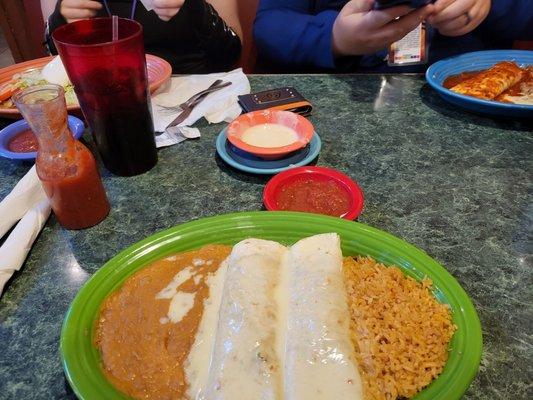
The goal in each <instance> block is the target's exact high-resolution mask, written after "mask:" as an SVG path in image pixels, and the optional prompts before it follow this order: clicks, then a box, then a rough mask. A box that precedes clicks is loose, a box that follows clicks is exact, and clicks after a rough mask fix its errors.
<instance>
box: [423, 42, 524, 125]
mask: <svg viewBox="0 0 533 400" xmlns="http://www.w3.org/2000/svg"><path fill="white" fill-rule="evenodd" d="M500 61H514V62H516V63H517V64H518V65H520V66H524V65H533V51H527V50H490V51H476V52H473V53H466V54H461V55H460V56H455V57H450V58H446V59H444V60H440V61H437V62H436V63H435V64H433V65H432V66H431V67H429V68H428V70H427V71H426V80H427V81H428V83H429V84H430V85H431V86H432V87H433V89H435V90H436V91H437V92H438V93H439V95H440V96H441V97H442V98H443V99H444V100H446V101H448V102H450V103H452V104H454V105H457V106H459V107H463V108H466V109H467V110H470V111H474V112H479V113H482V114H489V115H502V116H507V117H533V105H525V104H512V103H502V102H499V101H489V100H481V99H476V98H475V97H470V96H465V95H462V94H458V93H455V92H452V91H451V90H449V89H446V88H444V87H443V86H442V83H443V82H444V80H445V79H446V78H447V77H448V76H450V75H457V74H460V73H461V72H465V71H477V70H482V69H487V68H490V67H492V66H493V65H494V64H496V63H497V62H500Z"/></svg>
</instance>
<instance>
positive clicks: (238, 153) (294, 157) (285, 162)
mask: <svg viewBox="0 0 533 400" xmlns="http://www.w3.org/2000/svg"><path fill="white" fill-rule="evenodd" d="M310 148H311V146H310V145H307V146H305V147H304V148H303V149H300V150H297V151H295V152H293V153H290V154H289V155H287V157H284V158H281V159H279V160H265V159H264V158H261V157H257V156H254V155H253V154H251V153H248V152H246V151H244V150H241V149H239V148H238V147H235V146H233V145H232V144H231V143H230V142H229V140H226V151H227V153H228V154H229V155H230V157H231V158H233V159H234V160H235V161H237V162H238V163H241V164H242V165H246V166H247V167H252V168H260V169H265V168H267V169H268V168H284V167H288V166H289V165H294V164H296V163H299V162H300V161H302V160H303V159H304V158H305V157H307V155H308V154H309V149H310Z"/></svg>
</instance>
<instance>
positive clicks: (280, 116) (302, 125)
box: [227, 110, 315, 160]
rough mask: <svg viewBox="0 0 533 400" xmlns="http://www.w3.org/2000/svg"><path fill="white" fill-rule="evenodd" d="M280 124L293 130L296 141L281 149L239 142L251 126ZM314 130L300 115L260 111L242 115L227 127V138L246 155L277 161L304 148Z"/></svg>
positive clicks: (286, 112)
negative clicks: (296, 137)
mask: <svg viewBox="0 0 533 400" xmlns="http://www.w3.org/2000/svg"><path fill="white" fill-rule="evenodd" d="M268 123H270V124H280V125H284V126H286V127H289V128H291V129H293V130H294V131H295V132H296V134H297V135H298V140H297V141H296V142H294V143H291V144H289V145H287V146H282V147H258V146H252V145H249V144H248V143H245V142H243V141H242V140H241V137H242V135H243V133H244V131H245V130H246V129H248V128H250V127H252V126H256V125H261V124H268ZM314 132H315V129H314V128H313V124H311V122H309V120H307V119H306V118H304V117H302V116H301V115H298V114H295V113H293V112H290V111H280V110H261V111H253V112H250V113H247V114H242V115H241V116H239V117H238V118H237V119H235V120H234V121H233V122H232V123H231V124H229V126H228V130H227V136H228V140H229V142H230V143H231V144H232V145H233V146H235V147H237V148H238V149H241V150H243V151H246V152H247V153H251V154H253V155H255V156H257V157H261V158H263V159H265V160H277V159H280V158H283V157H285V156H286V155H288V154H290V153H292V152H294V151H296V150H300V149H302V148H304V147H305V146H307V145H308V144H309V142H310V141H311V139H312V138H313V134H314Z"/></svg>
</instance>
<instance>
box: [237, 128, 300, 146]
mask: <svg viewBox="0 0 533 400" xmlns="http://www.w3.org/2000/svg"><path fill="white" fill-rule="evenodd" d="M241 140H242V141H243V142H245V143H247V144H249V145H250V146H256V147H267V148H273V147H283V146H288V145H289V144H292V143H294V142H297V141H298V134H297V133H296V131H295V130H294V129H291V128H289V127H287V126H285V125H281V124H260V125H254V126H251V127H249V128H248V129H246V130H245V131H244V132H243V134H242V136H241Z"/></svg>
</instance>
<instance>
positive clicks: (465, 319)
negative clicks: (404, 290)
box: [61, 212, 482, 400]
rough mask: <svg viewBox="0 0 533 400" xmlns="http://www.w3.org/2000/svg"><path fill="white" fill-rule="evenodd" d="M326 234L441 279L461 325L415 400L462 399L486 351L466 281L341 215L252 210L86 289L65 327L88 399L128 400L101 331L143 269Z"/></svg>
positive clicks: (64, 350) (176, 239) (193, 229)
mask: <svg viewBox="0 0 533 400" xmlns="http://www.w3.org/2000/svg"><path fill="white" fill-rule="evenodd" d="M326 232H337V233H338V234H339V235H340V236H341V238H342V251H343V254H344V255H345V256H348V255H356V254H361V255H370V256H372V257H374V258H375V259H377V260H378V261H380V262H383V263H385V264H395V265H397V266H399V267H400V268H401V269H402V270H403V271H404V273H405V274H407V275H409V276H412V277H413V278H415V279H417V280H421V279H422V278H424V277H425V276H427V277H429V278H430V279H431V280H432V281H433V283H434V286H435V289H434V294H435V296H436V297H437V299H438V300H439V301H440V302H442V303H447V304H449V305H450V306H451V309H452V313H453V321H454V323H455V324H456V325H457V327H458V329H457V331H456V333H455V334H454V336H453V339H452V342H451V352H450V357H449V360H448V362H447V364H446V366H445V368H444V371H443V372H442V374H441V375H440V376H439V377H438V378H437V379H436V380H435V381H433V382H432V384H431V385H430V386H428V387H427V388H426V389H424V390H423V391H422V392H421V393H419V394H418V395H417V396H416V397H415V398H416V399H417V400H423V399H431V400H439V399H440V400H454V399H459V398H460V397H461V395H462V394H463V393H464V392H465V391H466V389H467V388H468V386H469V384H470V382H471V381H472V379H473V378H474V376H475V375H476V372H477V369H478V366H479V362H480V358H481V349H482V338H481V326H480V323H479V318H478V316H477V313H476V311H475V309H474V307H473V305H472V302H471V301H470V299H469V298H468V296H467V294H466V293H465V291H464V290H463V289H462V288H461V286H460V285H459V283H457V281H456V280H455V279H454V278H453V277H452V276H451V275H450V274H449V273H448V272H447V271H446V270H445V269H444V268H443V267H442V266H441V265H439V264H438V263H437V262H436V261H435V260H433V259H432V258H430V257H429V256H428V255H427V254H426V253H424V252H423V251H421V250H419V249H417V248H416V247H414V246H412V245H410V244H408V243H406V242H404V241H403V240H400V239H398V238H396V237H394V236H392V235H390V234H388V233H385V232H383V231H380V230H378V229H375V228H372V227H370V226H367V225H364V224H361V223H357V222H351V221H347V220H343V219H340V218H332V217H326V216H321V215H314V214H303V213H293V212H246V213H236V214H227V215H221V216H216V217H211V218H204V219H200V220H197V221H193V222H189V223H185V224H182V225H178V226H175V227H174V228H170V229H168V230H166V231H163V232H160V233H156V234H155V235H153V236H150V237H149V238H147V239H144V240H142V241H140V242H138V243H137V244H134V245H133V246H131V247H129V248H128V249H126V250H124V251H122V252H121V253H120V254H118V255H117V256H115V257H113V258H112V259H111V260H110V261H108V262H107V263H106V264H105V265H104V266H103V267H102V268H100V270H98V272H96V273H95V274H94V275H93V276H92V277H91V279H89V281H87V283H86V284H85V285H84V286H83V287H82V288H81V290H80V291H79V293H78V295H77V296H76V298H75V299H74V301H73V302H72V305H71V306H70V309H69V311H68V313H67V315H66V317H65V321H64V323H63V328H62V331H61V357H62V361H63V367H64V369H65V374H66V376H67V379H68V381H69V382H70V385H71V386H72V388H73V389H74V391H75V393H76V395H77V396H78V398H80V399H83V400H89V399H106V400H112V399H127V398H128V396H126V395H124V394H122V393H121V392H119V391H118V390H116V389H115V388H114V387H113V386H112V385H111V384H110V383H108V381H107V380H106V378H105V377H104V375H103V374H102V372H101V369H100V356H99V352H98V351H97V349H96V348H95V347H94V346H93V334H94V329H93V328H94V322H95V320H96V318H97V314H98V309H99V306H100V304H101V303H102V301H103V300H104V299H105V298H106V297H107V296H108V295H109V294H110V293H112V292H113V291H114V290H116V289H117V288H119V287H120V285H121V284H122V283H123V282H124V280H125V279H127V278H128V277H129V276H130V275H131V274H133V273H134V272H135V271H137V270H138V269H140V268H142V267H143V266H145V265H146V264H149V263H151V262H152V261H154V260H157V259H159V258H162V257H165V256H167V255H169V254H171V253H176V252H182V251H186V250H192V249H197V248H199V247H201V246H203V245H206V244H209V243H221V244H235V243H237V242H238V241H240V240H242V239H245V238H248V237H257V238H263V239H271V240H277V241H279V242H281V243H284V244H292V243H294V242H296V241H297V240H299V239H301V238H304V237H307V236H311V235H315V234H318V233H326Z"/></svg>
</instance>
